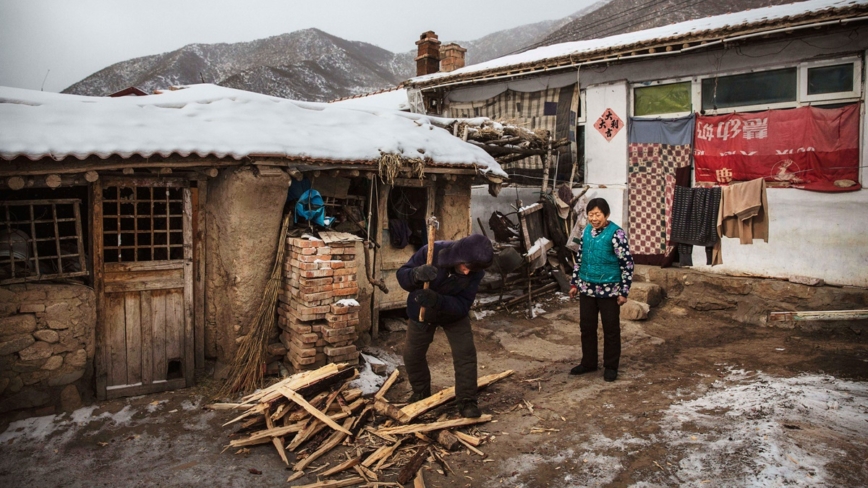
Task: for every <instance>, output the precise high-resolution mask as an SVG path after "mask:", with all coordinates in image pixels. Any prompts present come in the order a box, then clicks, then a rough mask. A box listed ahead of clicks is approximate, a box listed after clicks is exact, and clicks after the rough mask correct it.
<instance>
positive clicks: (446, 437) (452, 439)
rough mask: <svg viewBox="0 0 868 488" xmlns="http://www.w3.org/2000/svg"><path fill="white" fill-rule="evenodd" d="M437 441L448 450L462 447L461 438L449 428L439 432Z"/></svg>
mask: <svg viewBox="0 0 868 488" xmlns="http://www.w3.org/2000/svg"><path fill="white" fill-rule="evenodd" d="M437 443H438V444H440V445H441V446H443V447H445V448H446V450H448V451H454V450H456V449H458V448H459V447H461V439H459V438H458V437H456V436H455V434H453V433H452V432H451V431H449V430H447V429H443V430H441V431H440V432H437Z"/></svg>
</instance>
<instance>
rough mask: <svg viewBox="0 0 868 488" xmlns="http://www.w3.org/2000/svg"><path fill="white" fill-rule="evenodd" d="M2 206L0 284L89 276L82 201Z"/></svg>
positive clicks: (30, 201) (25, 201)
mask: <svg viewBox="0 0 868 488" xmlns="http://www.w3.org/2000/svg"><path fill="white" fill-rule="evenodd" d="M0 205H2V215H0V218H2V219H3V220H2V221H0V284H9V283H23V282H28V281H44V280H55V279H66V278H75V277H79V276H87V275H89V271H88V266H87V261H86V257H85V254H84V245H83V242H82V232H81V212H80V207H81V200H78V199H58V200H18V201H5V202H0Z"/></svg>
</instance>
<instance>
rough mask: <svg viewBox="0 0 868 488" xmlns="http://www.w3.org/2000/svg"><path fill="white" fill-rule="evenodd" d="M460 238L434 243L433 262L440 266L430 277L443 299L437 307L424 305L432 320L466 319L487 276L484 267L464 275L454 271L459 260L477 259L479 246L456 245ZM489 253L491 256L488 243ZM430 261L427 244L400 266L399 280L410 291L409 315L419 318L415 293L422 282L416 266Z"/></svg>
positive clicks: (412, 317) (471, 261) (444, 321)
mask: <svg viewBox="0 0 868 488" xmlns="http://www.w3.org/2000/svg"><path fill="white" fill-rule="evenodd" d="M459 242H461V241H436V242H435V243H434V263H433V264H434V266H437V268H438V269H437V277H436V278H434V280H433V281H431V282H430V283H431V284H430V285H429V289H430V290H433V291H435V292H437V293H439V294H440V303H439V304H438V306H437V307H436V309H434V310H432V309H431V308H426V309H425V322H426V323H431V324H446V323H450V322H455V321H456V320H460V319H463V318H464V317H466V316H467V314H469V313H470V306H471V305H473V300H475V299H476V292H477V290H479V282H480V281H482V277H483V276H485V271H471V272H470V274H468V275H463V274H461V273H458V272H456V271H455V266H457V265H458V264H460V263H478V262H479V249H474V248H473V247H471V246H456V244H457V243H459ZM488 249H489V250H488V251H487V256H488V259H489V261H490V259H491V251H490V249H491V247H490V244H489V247H488ZM427 261H428V245H427V244H426V245H425V246H422V249H419V250H418V251H416V254H414V255H413V257H412V258H410V260H409V261H407V263H406V264H404V265H403V266H401V268H400V269H398V272H397V276H398V283H399V284H400V285H401V288H403V289H405V290H407V291H409V292H410V295H409V296H408V297H407V315H408V316H409V317H410V318H411V319H413V320H419V304H418V303H416V295H418V294H419V290H421V289H422V284H421V283H420V284H417V283H416V282H415V280H413V268H415V267H417V266H422V265H424V264H426V263H427Z"/></svg>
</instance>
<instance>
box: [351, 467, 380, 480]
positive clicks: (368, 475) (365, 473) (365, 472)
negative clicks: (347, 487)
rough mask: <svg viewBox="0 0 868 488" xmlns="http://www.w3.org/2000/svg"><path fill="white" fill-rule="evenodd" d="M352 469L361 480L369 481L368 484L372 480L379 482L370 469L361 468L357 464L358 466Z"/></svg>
mask: <svg viewBox="0 0 868 488" xmlns="http://www.w3.org/2000/svg"><path fill="white" fill-rule="evenodd" d="M353 469H355V470H356V473H359V476H361V477H362V478H365V480H367V481H369V482H370V481H371V480H374V481H379V480H380V477H379V476H377V473H375V472H373V471H371V470H370V469H368V468H366V467H364V466H362V465H361V464H359V465H358V466H353Z"/></svg>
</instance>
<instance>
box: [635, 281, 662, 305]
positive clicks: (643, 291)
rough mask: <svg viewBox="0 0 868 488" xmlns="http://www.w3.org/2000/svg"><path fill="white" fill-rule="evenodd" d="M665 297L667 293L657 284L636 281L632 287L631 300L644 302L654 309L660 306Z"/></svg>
mask: <svg viewBox="0 0 868 488" xmlns="http://www.w3.org/2000/svg"><path fill="white" fill-rule="evenodd" d="M665 296H666V292H665V291H663V287H662V286H660V285H658V284H656V283H649V282H645V281H634V282H633V285H632V286H631V287H630V300H635V301H637V302H644V303H647V304H648V305H650V306H652V307H656V306H657V305H660V302H662V301H663V298H664V297H665Z"/></svg>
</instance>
